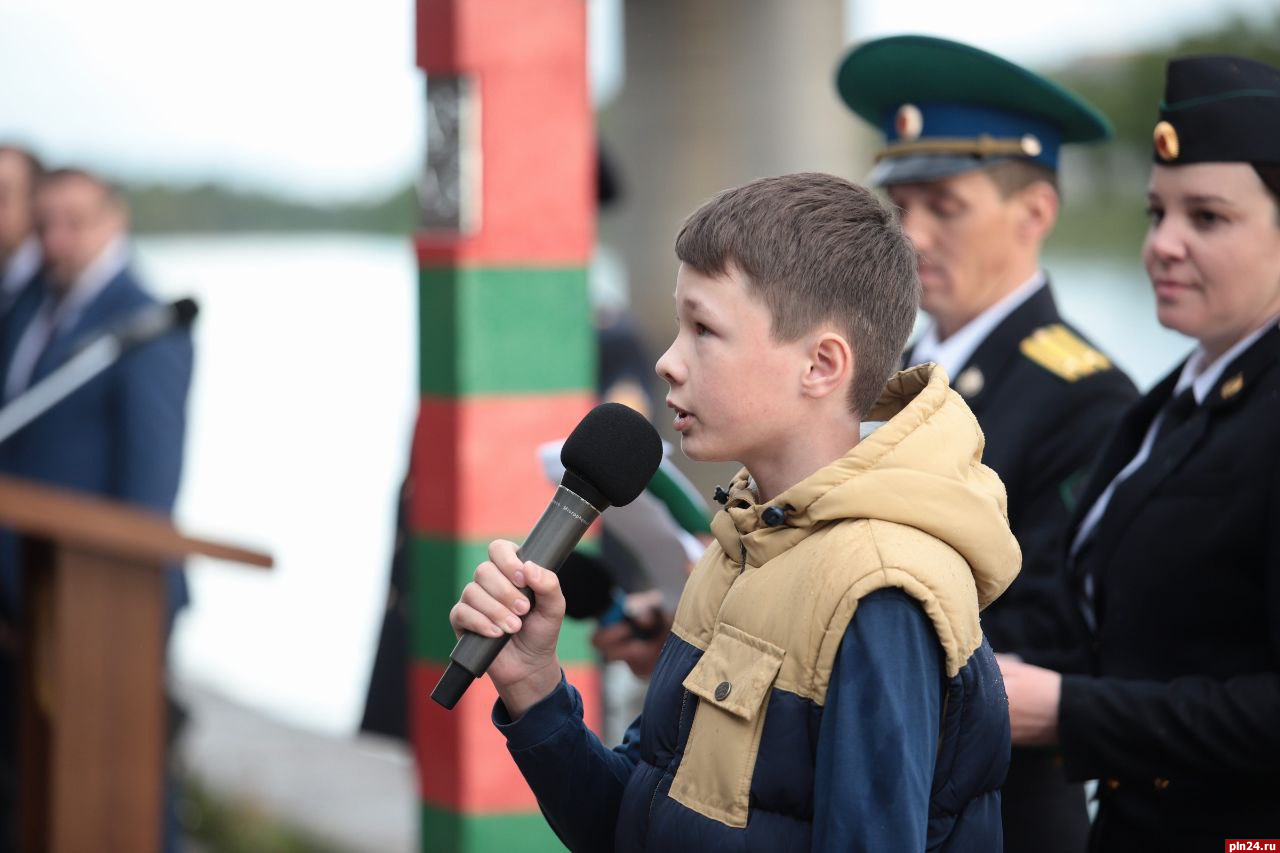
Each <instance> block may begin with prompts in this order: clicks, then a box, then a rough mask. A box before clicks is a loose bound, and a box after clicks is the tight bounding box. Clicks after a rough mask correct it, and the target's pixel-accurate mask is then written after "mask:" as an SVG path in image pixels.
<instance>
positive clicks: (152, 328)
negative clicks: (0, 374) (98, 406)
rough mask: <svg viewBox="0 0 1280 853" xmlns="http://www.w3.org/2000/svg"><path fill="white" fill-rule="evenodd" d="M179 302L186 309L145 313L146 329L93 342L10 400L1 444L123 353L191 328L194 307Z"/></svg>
mask: <svg viewBox="0 0 1280 853" xmlns="http://www.w3.org/2000/svg"><path fill="white" fill-rule="evenodd" d="M182 302H183V303H188V304H189V307H188V305H183V306H181V307H180V308H179V307H178V306H176V305H175V306H163V307H162V308H160V309H159V310H157V309H155V308H152V309H148V311H149V312H150V314H145V315H139V319H141V320H142V321H144V323H145V325H144V323H139V327H138V328H137V329H126V330H123V331H122V332H121V333H119V334H116V333H111V332H108V333H106V334H104V335H102V336H100V337H98V338H96V339H94V340H93V341H91V342H90V343H89V344H87V345H86V346H85V347H84V348H83V349H81V350H80V351H79V352H77V353H76V354H75V355H73V356H72V357H71V358H69V359H67V360H66V362H64V363H63V364H61V365H59V366H58V368H57V369H56V370H54V371H53V372H52V373H50V374H49V375H48V376H46V377H45V378H44V379H41V380H40V381H39V382H37V383H36V384H35V385H32V386H31V387H30V388H28V389H27V390H26V391H23V392H22V393H21V394H19V395H18V396H16V397H14V398H13V399H12V400H10V401H9V403H8V405H6V406H5V407H4V408H2V409H0V444H3V443H4V442H5V441H7V440H8V439H9V438H10V437H11V436H12V435H13V434H14V433H16V432H17V431H18V430H20V429H22V428H23V427H25V426H26V425H27V424H29V423H31V422H32V421H34V420H35V419H36V418H38V417H40V416H41V415H43V414H44V413H45V412H47V411H49V409H51V408H53V407H54V406H56V405H57V404H58V403H60V402H62V401H63V400H65V399H66V398H67V397H69V396H70V395H71V394H72V393H73V392H74V391H75V390H76V389H77V388H79V387H80V386H82V385H84V384H85V383H86V382H88V381H89V380H90V379H92V378H93V377H95V376H97V375H98V374H99V373H101V372H102V371H104V370H106V369H107V368H108V367H110V366H111V365H113V364H115V362H116V360H117V359H118V358H120V356H121V355H123V354H124V352H125V350H127V349H129V348H131V347H132V346H134V345H136V344H140V343H143V342H145V341H148V340H151V339H152V338H154V337H157V336H159V335H160V334H163V333H165V332H167V331H169V330H170V329H171V328H180V327H182V326H186V325H190V323H191V320H192V319H193V318H194V317H195V303H193V302H191V301H190V300H182ZM161 312H167V315H166V316H163V317H162V316H161ZM147 321H149V322H147Z"/></svg>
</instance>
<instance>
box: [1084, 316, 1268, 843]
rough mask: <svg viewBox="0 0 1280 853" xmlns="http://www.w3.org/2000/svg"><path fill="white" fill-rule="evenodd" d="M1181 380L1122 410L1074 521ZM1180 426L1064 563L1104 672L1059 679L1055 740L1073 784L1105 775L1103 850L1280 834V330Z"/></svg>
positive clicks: (1235, 365) (1133, 450) (1244, 357)
mask: <svg viewBox="0 0 1280 853" xmlns="http://www.w3.org/2000/svg"><path fill="white" fill-rule="evenodd" d="M1180 372H1181V371H1180V369H1179V370H1175V371H1174V372H1173V373H1172V374H1170V375H1169V376H1168V377H1166V378H1165V379H1164V380H1163V381H1162V382H1160V384H1158V385H1157V386H1156V387H1155V388H1154V389H1153V390H1152V391H1151V393H1149V394H1148V395H1147V396H1146V397H1144V398H1143V399H1142V401H1141V402H1140V403H1139V404H1138V405H1137V406H1136V407H1134V408H1133V409H1132V410H1131V411H1130V412H1129V413H1128V414H1127V415H1126V416H1125V418H1124V420H1123V421H1122V422H1121V424H1120V426H1119V428H1118V429H1117V432H1116V434H1115V435H1114V436H1113V437H1112V440H1111V441H1110V442H1109V443H1108V445H1107V448H1106V450H1105V451H1104V453H1103V455H1102V457H1101V458H1100V460H1099V463H1098V466H1097V468H1096V469H1095V471H1094V473H1093V476H1092V477H1091V479H1090V482H1089V485H1088V487H1087V489H1086V490H1085V492H1084V494H1083V495H1082V499H1081V502H1080V510H1081V511H1084V512H1087V510H1088V508H1089V506H1090V505H1092V503H1093V502H1094V501H1095V500H1096V499H1097V497H1098V496H1099V495H1100V494H1101V493H1102V492H1103V490H1104V489H1105V488H1106V487H1107V485H1108V484H1109V483H1110V482H1111V480H1112V479H1113V478H1114V476H1115V475H1116V473H1117V472H1118V471H1120V470H1121V469H1122V468H1123V467H1124V466H1125V465H1127V464H1128V462H1129V461H1130V460H1131V459H1132V458H1133V457H1134V456H1135V455H1136V454H1137V451H1138V449H1139V447H1140V445H1141V444H1142V441H1143V438H1144V436H1145V435H1146V432H1147V429H1148V427H1149V426H1150V424H1151V422H1152V420H1153V419H1154V418H1155V416H1156V413H1157V412H1158V411H1159V409H1160V407H1161V406H1162V405H1163V404H1164V403H1165V402H1166V401H1167V400H1168V399H1169V397H1170V395H1171V393H1172V390H1173V388H1174V386H1175V384H1176V382H1177V378H1178V375H1179V373H1180ZM1171 430H1172V431H1171V432H1169V433H1168V434H1167V438H1164V439H1162V440H1161V442H1160V443H1158V444H1157V445H1156V446H1155V448H1154V449H1153V451H1152V454H1151V457H1150V458H1149V459H1148V460H1147V461H1146V463H1145V464H1143V465H1142V466H1141V467H1140V468H1138V469H1137V470H1136V471H1135V472H1134V473H1133V474H1132V475H1131V476H1130V477H1129V478H1128V479H1126V480H1125V481H1124V482H1123V483H1121V484H1120V485H1119V486H1118V487H1117V488H1116V490H1115V492H1114V493H1113V495H1112V499H1111V502H1110V503H1109V504H1108V505H1107V510H1106V512H1105V514H1104V515H1103V518H1102V519H1101V521H1100V522H1099V524H1098V526H1097V527H1095V528H1094V530H1093V532H1092V534H1091V538H1090V540H1089V542H1088V543H1087V544H1086V545H1085V546H1084V547H1083V548H1082V549H1081V551H1080V553H1079V554H1078V555H1077V559H1076V560H1075V565H1074V566H1073V568H1072V569H1071V577H1072V580H1073V585H1074V586H1075V588H1077V589H1080V590H1081V591H1082V597H1081V604H1082V607H1084V606H1087V609H1088V612H1089V613H1090V615H1091V617H1092V621H1093V622H1094V623H1095V625H1096V628H1095V629H1094V630H1093V632H1092V645H1091V650H1092V653H1093V654H1092V666H1093V674H1094V675H1095V676H1097V677H1082V676H1076V677H1071V676H1068V677H1067V678H1066V679H1064V682H1063V690H1062V704H1061V709H1060V737H1061V743H1062V749H1063V752H1064V754H1065V757H1066V760H1067V769H1068V771H1069V773H1070V775H1072V776H1074V777H1075V778H1079V779H1087V778H1101V779H1102V783H1101V784H1100V786H1099V799H1100V811H1099V815H1098V820H1097V825H1096V827H1095V832H1094V838H1093V849H1095V850H1138V849H1144V850H1162V851H1179V850H1188V851H1190V850H1214V849H1221V845H1222V843H1223V841H1224V839H1227V838H1280V330H1278V329H1276V328H1272V329H1271V330H1270V331H1268V332H1267V333H1266V334H1264V335H1263V336H1262V337H1261V338H1259V339H1258V341H1257V342H1255V343H1254V344H1253V345H1252V346H1251V347H1250V348H1249V349H1248V350H1246V351H1245V352H1244V353H1243V354H1241V355H1240V357H1239V358H1237V359H1236V360H1235V361H1234V362H1232V363H1231V364H1230V365H1228V367H1227V368H1226V370H1224V371H1223V373H1222V376H1221V377H1220V379H1219V381H1218V383H1217V385H1216V386H1215V387H1214V388H1213V389H1212V391H1211V392H1210V394H1209V396H1208V397H1206V398H1205V400H1204V402H1203V403H1202V404H1201V405H1200V406H1198V407H1196V409H1195V410H1194V411H1193V412H1192V413H1191V415H1190V417H1189V419H1188V420H1186V421H1185V422H1183V423H1182V424H1181V425H1179V426H1176V427H1172V428H1171ZM1076 524H1077V525H1078V524H1079V519H1078V518H1077V520H1076ZM1085 578H1090V579H1091V586H1092V588H1093V595H1092V596H1091V598H1088V599H1086V598H1084V597H1083V589H1084V581H1085ZM1082 612H1083V611H1082ZM1084 621H1085V620H1082V624H1083V623H1084Z"/></svg>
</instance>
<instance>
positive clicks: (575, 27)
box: [409, 0, 600, 853]
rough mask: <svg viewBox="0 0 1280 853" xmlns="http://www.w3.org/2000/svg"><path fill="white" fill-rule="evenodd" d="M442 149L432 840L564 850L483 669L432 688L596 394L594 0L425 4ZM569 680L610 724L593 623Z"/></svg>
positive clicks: (426, 628)
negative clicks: (469, 679)
mask: <svg viewBox="0 0 1280 853" xmlns="http://www.w3.org/2000/svg"><path fill="white" fill-rule="evenodd" d="M417 55H418V65H419V66H420V67H421V68H422V70H423V71H425V72H426V75H427V100H428V152H427V164H426V169H425V171H424V179H423V187H422V193H421V195H422V203H423V216H422V228H421V230H420V231H419V232H418V234H417V236H416V238H415V245H416V249H417V255H418V262H419V270H420V282H419V305H420V318H419V328H420V331H421V344H420V364H419V377H420V391H421V404H420V408H419V415H418V425H417V430H416V433H415V436H414V443H413V471H412V475H411V476H412V478H413V484H414V490H413V494H414V499H413V507H412V512H411V524H410V527H411V531H412V554H411V563H410V564H411V566H412V569H411V571H412V575H411V579H412V580H411V589H412V595H413V603H412V604H413V606H412V612H413V625H412V638H413V649H412V656H413V664H412V666H413V671H412V673H411V675H410V680H409V684H410V691H411V696H410V702H411V708H410V714H411V720H412V730H413V743H414V750H415V753H416V757H417V766H418V774H419V791H420V795H421V805H422V809H421V815H422V822H421V829H422V841H421V848H422V849H423V850H424V851H432V853H481V851H492V850H499V849H501V850H504V851H507V853H516V851H540V850H561V849H563V848H562V847H561V845H560V844H559V842H558V841H557V840H556V838H555V836H554V835H553V834H552V832H551V830H550V829H549V828H548V827H547V826H546V823H545V821H544V820H543V818H542V815H541V814H540V813H539V812H538V809H537V804H536V802H535V801H534V798H533V795H532V793H531V792H530V791H529V788H528V786H527V785H526V784H525V782H524V780H523V779H522V778H521V776H520V773H519V771H518V770H517V769H516V766H515V763H514V762H513V761H512V760H511V757H510V755H509V754H508V753H507V750H506V746H505V743H504V742H503V739H502V737H501V736H500V735H499V734H498V732H497V731H496V730H495V729H494V727H493V725H492V723H491V722H490V720H489V714H490V709H491V708H492V706H493V702H494V700H495V698H496V697H495V693H494V690H493V687H492V685H491V683H490V682H489V680H488V679H479V680H477V681H476V682H475V683H474V684H473V685H472V687H471V689H470V690H468V691H467V694H466V695H465V696H464V697H463V699H462V700H461V701H460V702H459V703H458V705H457V707H455V708H454V710H453V711H445V710H444V709H442V708H440V707H439V706H438V705H436V704H435V703H434V702H432V701H431V699H430V696H429V694H430V692H431V689H432V688H433V687H434V686H435V683H436V681H437V680H438V679H439V678H440V676H441V674H443V672H444V669H445V667H446V665H447V663H448V658H449V652H450V651H451V650H452V648H453V644H454V637H453V633H452V631H451V630H450V629H449V624H448V618H449V609H450V608H451V607H452V605H453V603H454V602H455V601H456V600H457V598H458V595H459V594H460V593H461V590H462V587H463V586H464V585H465V584H466V583H467V582H468V581H469V580H470V578H471V574H472V571H473V570H474V568H475V566H476V564H477V563H479V562H480V561H482V560H483V559H485V548H486V544H487V542H488V541H489V540H491V539H493V538H496V537H500V536H501V537H506V538H511V539H514V540H515V541H517V542H518V541H520V540H521V539H522V538H523V537H524V536H525V535H526V534H527V533H528V531H529V528H530V527H531V526H532V525H533V523H534V521H536V520H537V518H538V516H539V514H540V513H541V512H542V510H543V508H544V507H545V506H546V504H547V500H548V499H549V498H550V497H551V494H552V491H553V489H552V487H551V486H550V485H549V484H548V483H547V481H546V479H545V477H544V476H543V474H542V471H541V469H540V467H539V464H538V462H537V459H536V456H535V449H536V448H537V447H538V445H539V444H541V443H543V442H545V441H550V440H552V439H558V438H563V437H564V436H566V435H568V433H569V432H570V430H571V429H572V428H573V427H574V425H575V424H577V422H578V420H580V419H581V417H582V416H583V415H584V414H585V413H586V412H587V410H588V409H589V408H590V407H591V405H592V404H593V402H594V399H593V392H592V390H591V389H592V388H593V386H594V371H595V357H594V354H595V350H594V346H595V344H594V334H593V332H592V327H591V322H590V312H589V306H588V303H587V273H586V268H587V263H588V260H589V255H590V251H591V246H592V243H593V239H594V221H595V186H594V156H595V152H594V138H595V135H594V129H593V126H592V118H591V113H590V107H589V101H588V95H587V80H586V4H585V3H583V2H582V0H503V2H494V0H417ZM560 657H561V660H562V661H563V662H564V665H565V670H566V674H567V675H568V677H569V678H570V680H572V681H573V682H574V684H575V685H576V686H577V687H578V688H579V690H581V691H582V693H583V698H584V701H585V702H586V706H587V713H588V722H589V723H591V724H592V725H593V727H596V728H597V729H598V727H599V722H598V721H599V707H600V703H599V675H598V672H597V669H596V666H595V664H594V655H593V653H592V650H591V647H590V644H589V642H588V638H587V630H586V628H585V626H581V625H574V624H572V623H566V626H565V631H564V633H563V634H562V636H561V641H560Z"/></svg>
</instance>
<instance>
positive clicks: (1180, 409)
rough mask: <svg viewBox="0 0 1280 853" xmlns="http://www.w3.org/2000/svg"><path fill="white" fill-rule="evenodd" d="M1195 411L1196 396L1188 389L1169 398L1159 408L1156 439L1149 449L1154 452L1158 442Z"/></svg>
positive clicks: (1183, 422) (1170, 433)
mask: <svg viewBox="0 0 1280 853" xmlns="http://www.w3.org/2000/svg"><path fill="white" fill-rule="evenodd" d="M1195 410H1196V396H1195V394H1194V393H1193V392H1192V390H1191V388H1190V387H1188V388H1186V389H1185V390H1184V391H1183V392H1182V393H1181V394H1178V395H1177V396H1175V397H1170V398H1169V400H1168V402H1166V403H1165V404H1164V405H1163V406H1161V407H1160V425H1159V426H1158V427H1156V437H1155V440H1154V441H1152V443H1151V449H1152V450H1155V448H1157V447H1159V446H1160V442H1162V441H1164V440H1166V439H1167V438H1168V437H1169V436H1170V435H1172V434H1173V432H1174V430H1176V429H1177V428H1178V427H1180V426H1182V425H1183V424H1185V423H1186V422H1187V421H1188V420H1189V419H1190V418H1191V413H1192V412H1194V411H1195Z"/></svg>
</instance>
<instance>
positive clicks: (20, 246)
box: [0, 144, 44, 850]
mask: <svg viewBox="0 0 1280 853" xmlns="http://www.w3.org/2000/svg"><path fill="white" fill-rule="evenodd" d="M43 172H44V168H43V166H42V165H41V163H40V161H39V159H37V158H36V156H35V155H34V154H32V153H31V152H30V151H28V150H26V149H25V148H20V147H18V146H16V145H4V144H0V352H3V351H4V349H5V347H6V343H5V342H6V340H7V335H6V328H7V327H8V325H9V323H8V317H9V314H10V312H11V310H12V308H13V306H14V305H15V304H16V303H17V301H18V298H19V296H20V295H21V294H22V293H23V292H24V291H25V290H26V289H27V288H29V287H34V286H35V278H36V274H37V273H38V272H39V270H40V242H39V240H37V239H36V233H35V213H34V210H33V202H34V199H35V191H36V184H37V182H38V181H39V179H40V176H41V175H42V174H43ZM16 642H17V638H16V630H15V626H14V625H12V624H10V623H9V621H8V619H7V618H6V616H5V614H4V613H3V611H2V610H0V696H5V697H9V696H13V695H15V694H16V691H17V682H16V679H17V648H16V645H15V644H16ZM17 728H18V720H17V706H16V703H15V702H13V701H10V700H9V699H7V698H6V699H4V700H0V850H9V849H12V848H13V847H14V846H16V844H17V840H16V839H17V816H16V814H15V812H14V805H15V802H16V799H17V791H16V789H17V780H18V740H17Z"/></svg>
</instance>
